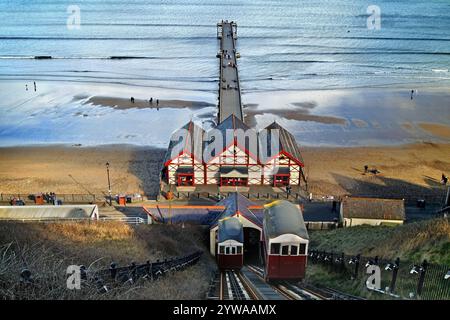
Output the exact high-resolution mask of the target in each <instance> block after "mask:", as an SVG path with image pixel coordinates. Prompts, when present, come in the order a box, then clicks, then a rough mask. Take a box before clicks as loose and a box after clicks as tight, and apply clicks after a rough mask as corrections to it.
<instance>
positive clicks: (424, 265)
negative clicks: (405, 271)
mask: <svg viewBox="0 0 450 320" xmlns="http://www.w3.org/2000/svg"><path fill="white" fill-rule="evenodd" d="M427 268H428V262H427V260H423V262H422V265H421V268H420V275H419V281H418V283H417V295H419V296H420V295H421V294H422V289H423V284H424V281H425V274H426V272H427Z"/></svg>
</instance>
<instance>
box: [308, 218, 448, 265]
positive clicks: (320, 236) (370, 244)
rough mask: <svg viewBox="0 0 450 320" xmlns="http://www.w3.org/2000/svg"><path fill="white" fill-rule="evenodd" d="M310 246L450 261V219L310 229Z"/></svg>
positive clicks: (339, 250)
mask: <svg viewBox="0 0 450 320" xmlns="http://www.w3.org/2000/svg"><path fill="white" fill-rule="evenodd" d="M310 236H311V247H313V248H316V249H319V250H328V251H336V252H345V253H346V254H358V253H360V254H362V255H364V256H376V255H378V256H380V257H384V258H395V257H400V258H401V259H404V260H409V261H416V262H420V261H422V260H423V259H427V260H428V261H429V262H433V263H438V264H448V265H450V221H449V220H448V219H444V218H440V219H432V220H427V221H421V222H415V223H408V224H405V225H402V226H398V227H388V226H385V227H383V226H380V227H370V226H357V227H352V228H345V229H336V230H331V231H325V232H323V231H316V232H311V235H310Z"/></svg>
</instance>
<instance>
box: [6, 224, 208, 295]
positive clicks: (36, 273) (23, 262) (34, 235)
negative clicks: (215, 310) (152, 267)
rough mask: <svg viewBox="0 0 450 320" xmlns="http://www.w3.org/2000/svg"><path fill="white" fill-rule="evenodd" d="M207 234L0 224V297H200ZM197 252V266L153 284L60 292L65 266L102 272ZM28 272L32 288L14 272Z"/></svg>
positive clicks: (147, 227)
mask: <svg viewBox="0 0 450 320" xmlns="http://www.w3.org/2000/svg"><path fill="white" fill-rule="evenodd" d="M207 237H208V233H207V232H205V230H204V229H203V228H202V227H200V226H185V227H184V228H181V227H179V226H167V225H141V226H129V225H126V224H123V223H117V222H96V223H85V222H84V223H59V224H58V223H49V224H37V223H36V224H21V223H0V253H1V254H0V278H1V279H2V281H1V282H0V299H116V298H120V299H203V298H204V295H205V292H206V291H207V287H208V283H209V280H210V275H211V272H213V271H214V270H215V268H216V266H215V263H214V261H213V260H212V258H211V257H210V255H209V254H208V249H207V247H206V245H207ZM195 250H202V251H204V252H205V254H204V255H203V256H202V258H201V259H200V261H199V263H198V264H197V265H195V266H193V267H190V268H188V269H186V270H184V271H180V272H176V273H174V274H171V275H169V276H167V277H165V278H162V279H160V280H158V281H154V282H150V281H141V282H137V283H135V284H133V285H125V286H120V287H118V288H116V289H114V290H111V291H110V292H108V293H106V294H99V293H97V290H96V288H95V287H88V288H83V289H82V290H73V291H71V290H67V289H66V277H67V275H66V268H67V266H69V265H72V264H75V265H82V264H83V265H85V266H87V267H89V268H90V269H92V270H98V269H105V268H108V267H109V264H110V263H111V262H112V261H114V262H116V263H117V264H118V265H119V266H125V265H129V264H130V263H131V262H133V261H134V262H136V263H145V261H147V260H149V261H156V260H157V259H165V258H170V257H180V256H182V255H186V254H189V253H192V252H193V251H195ZM24 268H28V269H29V270H30V271H31V272H32V275H33V278H34V284H33V285H31V286H24V285H22V284H21V283H20V281H19V278H20V277H19V274H20V272H21V271H22V270H23V269H24Z"/></svg>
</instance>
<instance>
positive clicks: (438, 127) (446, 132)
mask: <svg viewBox="0 0 450 320" xmlns="http://www.w3.org/2000/svg"><path fill="white" fill-rule="evenodd" d="M418 125H419V126H420V127H421V128H422V129H423V130H425V131H428V132H429V133H431V134H432V135H435V136H438V137H442V138H450V126H446V125H442V124H436V123H426V122H420V123H418Z"/></svg>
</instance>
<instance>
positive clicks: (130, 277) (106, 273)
mask: <svg viewBox="0 0 450 320" xmlns="http://www.w3.org/2000/svg"><path fill="white" fill-rule="evenodd" d="M202 254H203V252H202V251H196V252H194V253H192V254H189V255H187V256H183V257H180V258H172V259H165V260H163V261H160V260H156V262H150V261H147V262H146V263H144V264H140V265H137V264H135V263H134V262H132V263H131V264H130V265H128V266H124V267H118V266H117V265H116V264H115V263H111V265H110V267H109V268H108V269H102V270H98V271H92V272H90V271H89V270H86V268H85V267H84V266H80V269H81V279H82V280H85V281H91V282H95V283H96V285H97V288H98V290H99V291H100V292H107V291H108V286H114V284H125V283H130V284H132V283H135V282H136V281H137V280H139V279H144V280H157V279H158V278H160V277H163V276H165V275H166V274H169V273H171V272H175V271H181V270H184V269H185V268H187V267H189V266H192V265H194V264H196V263H197V262H198V260H200V257H201V256H202Z"/></svg>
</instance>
